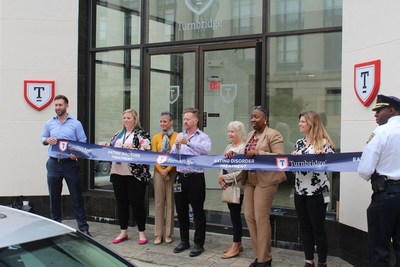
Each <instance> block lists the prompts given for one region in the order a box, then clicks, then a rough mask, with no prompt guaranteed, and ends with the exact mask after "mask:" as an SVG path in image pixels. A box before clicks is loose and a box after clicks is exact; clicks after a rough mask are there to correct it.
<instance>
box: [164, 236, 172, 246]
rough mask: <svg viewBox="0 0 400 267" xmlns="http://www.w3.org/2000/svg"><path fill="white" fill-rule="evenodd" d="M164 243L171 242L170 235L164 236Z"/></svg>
mask: <svg viewBox="0 0 400 267" xmlns="http://www.w3.org/2000/svg"><path fill="white" fill-rule="evenodd" d="M165 243H167V244H171V243H172V238H171V237H170V236H166V237H165Z"/></svg>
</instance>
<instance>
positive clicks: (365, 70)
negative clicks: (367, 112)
mask: <svg viewBox="0 0 400 267" xmlns="http://www.w3.org/2000/svg"><path fill="white" fill-rule="evenodd" d="M380 81H381V61H380V60H374V61H369V62H364V63H360V64H356V65H354V91H355V93H356V96H357V98H358V100H360V102H361V103H362V104H363V105H364V106H366V107H367V106H369V104H371V102H372V100H374V99H375V97H376V95H377V93H378V91H379V86H380Z"/></svg>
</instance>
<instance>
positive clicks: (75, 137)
mask: <svg viewBox="0 0 400 267" xmlns="http://www.w3.org/2000/svg"><path fill="white" fill-rule="evenodd" d="M48 137H54V138H56V139H57V140H58V139H65V140H70V141H78V142H82V143H86V141H87V138H86V135H85V131H84V130H83V127H82V124H81V122H80V121H78V120H77V119H74V118H73V117H71V116H70V115H69V114H68V116H67V119H66V120H65V121H64V122H63V123H61V122H60V121H59V120H58V116H55V117H53V118H51V119H50V120H48V121H47V122H46V124H45V126H44V131H43V134H42V143H44V140H46V138H48ZM51 147H52V145H49V150H48V156H49V157H54V158H68V157H69V156H68V155H66V154H65V153H61V152H56V151H52V150H51Z"/></svg>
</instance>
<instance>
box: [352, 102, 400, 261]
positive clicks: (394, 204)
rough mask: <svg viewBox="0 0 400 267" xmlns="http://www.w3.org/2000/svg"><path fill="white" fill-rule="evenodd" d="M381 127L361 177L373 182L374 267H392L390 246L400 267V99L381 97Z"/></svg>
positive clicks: (367, 150)
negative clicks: (390, 263) (391, 244)
mask: <svg viewBox="0 0 400 267" xmlns="http://www.w3.org/2000/svg"><path fill="white" fill-rule="evenodd" d="M372 110H373V111H375V118H376V122H377V124H378V125H379V126H378V127H377V128H376V129H375V130H374V131H373V133H372V134H371V136H370V137H369V139H368V141H367V144H366V145H365V147H364V150H363V153H362V156H361V161H360V164H359V166H358V173H359V175H360V176H361V177H362V178H364V179H365V180H367V181H368V180H371V184H372V189H373V191H374V192H373V194H372V200H371V204H370V205H369V207H368V209H367V219H368V249H369V266H370V267H389V266H390V265H389V254H390V253H389V252H390V243H391V241H393V248H394V250H395V254H396V267H399V266H400V164H399V148H400V99H398V98H397V97H394V96H385V95H378V98H377V101H376V105H375V108H373V109H372Z"/></svg>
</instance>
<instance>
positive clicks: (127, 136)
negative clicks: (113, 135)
mask: <svg viewBox="0 0 400 267" xmlns="http://www.w3.org/2000/svg"><path fill="white" fill-rule="evenodd" d="M132 133H133V131H132V132H130V133H129V134H128V135H126V131H125V133H124V138H123V139H122V145H124V144H125V141H126V139H128V138H129V136H131V134H132Z"/></svg>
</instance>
